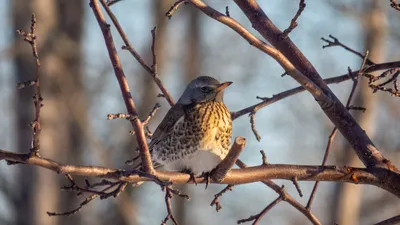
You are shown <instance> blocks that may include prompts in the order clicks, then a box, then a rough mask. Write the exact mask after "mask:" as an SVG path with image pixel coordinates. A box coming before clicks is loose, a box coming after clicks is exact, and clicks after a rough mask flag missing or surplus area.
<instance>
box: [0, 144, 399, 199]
mask: <svg viewBox="0 0 400 225" xmlns="http://www.w3.org/2000/svg"><path fill="white" fill-rule="evenodd" d="M0 160H7V161H11V162H16V163H22V164H29V165H35V166H39V167H43V168H46V169H49V170H52V171H54V172H57V173H61V174H70V175H76V176H90V177H100V178H106V179H114V180H120V181H126V182H131V183H134V182H142V181H153V182H154V181H157V180H156V179H159V180H160V181H159V182H158V183H160V184H162V183H161V181H164V182H171V183H173V184H184V183H187V181H188V180H190V175H189V174H186V173H177V172H169V171H157V173H156V174H157V177H151V176H144V175H141V174H140V171H137V170H118V169H111V168H105V167H98V166H76V165H65V164H61V163H58V162H56V161H53V160H50V159H46V158H42V157H38V156H29V155H28V154H18V153H12V152H8V151H4V150H0ZM293 177H297V179H298V180H299V181H317V180H319V181H336V182H348V183H357V184H369V185H374V186H377V187H380V188H382V189H385V190H387V191H389V192H390V193H392V194H394V195H396V196H397V197H400V174H398V173H396V172H393V171H390V170H387V169H384V168H376V167H373V168H354V167H337V166H299V165H285V164H268V165H261V166H254V167H249V168H245V169H232V170H231V171H229V172H228V173H227V175H226V176H225V178H224V179H223V181H221V182H220V183H222V184H246V183H252V182H258V181H265V180H267V179H284V180H290V181H291V180H292V179H293ZM354 178H357V179H354ZM196 181H197V182H198V183H204V182H205V180H204V179H203V178H201V177H199V178H196ZM214 183H215V182H214ZM164 185H165V184H164Z"/></svg>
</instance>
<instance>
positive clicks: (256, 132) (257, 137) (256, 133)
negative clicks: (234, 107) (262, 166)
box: [249, 111, 261, 141]
mask: <svg viewBox="0 0 400 225" xmlns="http://www.w3.org/2000/svg"><path fill="white" fill-rule="evenodd" d="M249 116H250V126H251V130H252V131H253V134H254V136H255V137H256V139H257V141H260V140H261V136H260V135H259V134H258V131H257V129H256V122H255V117H256V112H255V111H254V112H252V113H250V115H249Z"/></svg>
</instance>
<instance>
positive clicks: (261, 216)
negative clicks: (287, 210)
mask: <svg viewBox="0 0 400 225" xmlns="http://www.w3.org/2000/svg"><path fill="white" fill-rule="evenodd" d="M282 188H283V187H282ZM282 200H283V197H282V196H279V197H278V198H277V199H275V200H274V201H273V202H271V203H270V204H269V205H268V206H267V207H265V208H264V209H263V210H262V211H261V212H260V213H259V214H257V215H253V216H250V217H249V218H247V219H242V220H238V221H237V223H238V224H241V223H245V222H250V221H252V220H254V222H253V225H257V224H258V223H259V222H260V221H261V219H262V218H263V217H264V216H265V214H267V212H268V211H269V210H271V209H272V207H274V206H275V205H276V204H278V203H279V202H281V201H282Z"/></svg>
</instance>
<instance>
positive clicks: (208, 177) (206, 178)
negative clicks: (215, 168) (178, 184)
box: [200, 172, 211, 189]
mask: <svg viewBox="0 0 400 225" xmlns="http://www.w3.org/2000/svg"><path fill="white" fill-rule="evenodd" d="M200 177H202V178H204V180H205V181H206V188H205V189H207V188H208V185H209V184H210V180H211V176H210V172H203V174H201V176H200Z"/></svg>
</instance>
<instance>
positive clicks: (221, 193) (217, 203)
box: [210, 184, 234, 212]
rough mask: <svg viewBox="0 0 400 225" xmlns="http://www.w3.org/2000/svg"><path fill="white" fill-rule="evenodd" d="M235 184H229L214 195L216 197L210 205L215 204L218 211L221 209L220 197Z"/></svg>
mask: <svg viewBox="0 0 400 225" xmlns="http://www.w3.org/2000/svg"><path fill="white" fill-rule="evenodd" d="M233 186H234V185H231V184H228V185H227V186H226V187H225V188H224V189H222V190H221V191H220V192H218V193H217V194H215V195H214V199H213V200H212V202H211V204H210V206H214V205H215V210H216V211H217V212H218V211H219V210H221V209H222V205H221V203H219V198H220V197H222V195H223V194H225V193H226V192H228V191H232V187H233Z"/></svg>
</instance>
